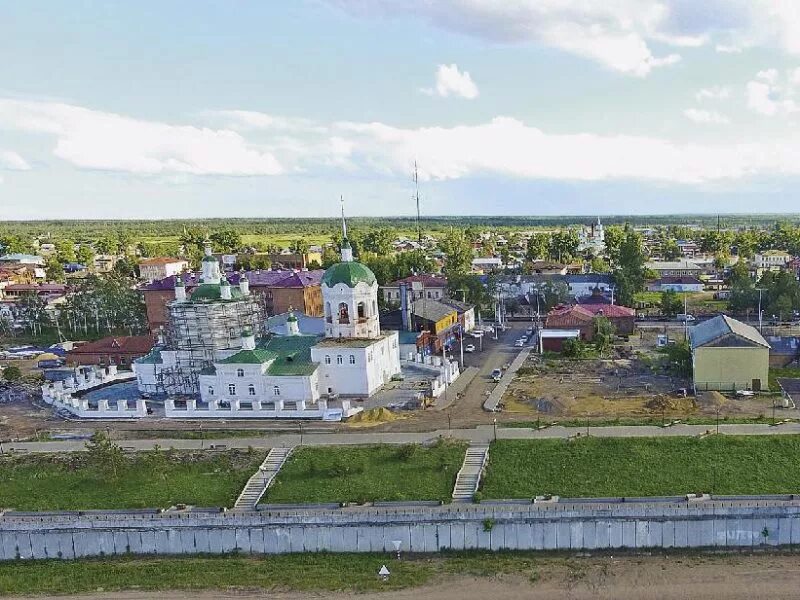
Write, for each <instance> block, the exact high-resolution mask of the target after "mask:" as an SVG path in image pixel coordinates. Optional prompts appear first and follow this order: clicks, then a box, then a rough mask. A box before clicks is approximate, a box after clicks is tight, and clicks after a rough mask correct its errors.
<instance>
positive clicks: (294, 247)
mask: <svg viewBox="0 0 800 600" xmlns="http://www.w3.org/2000/svg"><path fill="white" fill-rule="evenodd" d="M309 245H310V244H309V243H308V242H307V241H306V239H305V238H297V239H296V240H292V243H291V244H289V250H290V251H292V252H294V253H295V254H308V248H309Z"/></svg>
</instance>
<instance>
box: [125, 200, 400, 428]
mask: <svg viewBox="0 0 800 600" xmlns="http://www.w3.org/2000/svg"><path fill="white" fill-rule="evenodd" d="M342 228H343V233H344V238H343V242H342V250H341V253H342V255H341V259H342V260H341V262H339V263H336V264H334V265H332V266H331V267H330V268H329V269H328V270H327V271H325V274H324V276H323V278H322V297H323V303H324V307H325V335H324V337H322V338H320V337H317V336H312V335H303V334H302V332H301V331H300V330H299V327H298V321H297V319H296V318H295V317H294V316H293V315H290V317H289V319H288V320H287V322H286V335H282V336H269V337H265V338H262V339H259V340H257V339H256V335H255V332H256V327H257V325H256V324H254V323H253V319H252V314H254V313H253V306H252V303H250V302H248V300H249V299H250V292H249V289H248V288H247V285H246V284H245V285H244V286H243V287H241V288H237V289H236V290H235V291H234V292H232V290H231V286H230V285H228V282H227V281H226V280H225V278H224V277H223V276H222V275H221V274H220V272H219V265H218V263H217V261H216V259H214V258H213V256H211V250H210V247H208V248H207V250H206V258H204V260H203V280H202V284H201V285H200V286H198V288H197V289H196V290H195V291H194V292H193V293H192V294H191V295H190V296H187V294H186V293H185V291H183V290H178V289H177V288H176V299H175V301H174V302H172V303H170V305H169V311H170V320H171V321H172V320H173V319H176V320H180V321H181V323H180V327H175V326H174V324H173V323H170V327H171V331H173V332H175V331H176V330H178V329H180V330H186V332H187V334H186V336H185V337H188V338H189V341H190V342H189V348H188V349H186V348H184V349H181V348H177V347H173V348H170V347H164V346H161V347H156V348H155V349H154V350H153V352H151V354H149V355H148V356H145V357H143V358H141V359H139V360H138V361H136V363H135V365H134V370H135V371H136V373H137V380H138V382H139V388H140V390H141V391H142V392H146V391H148V390H152V389H154V387H157V386H158V385H159V382H161V385H162V387H164V383H163V382H164V380H165V376H167V377H166V378H168V379H171V380H178V381H186V382H188V383H187V384H186V385H185V386H184V387H183V388H181V387H178V388H177V389H173V390H167V392H168V397H167V399H166V401H165V411H166V416H167V417H175V418H198V417H210V418H233V417H250V418H271V417H272V418H321V419H337V418H342V417H348V416H350V415H352V414H355V413H356V412H358V411H360V410H361V408H356V407H354V406H353V405H352V403H351V400H352V399H354V398H366V397H369V396H371V395H373V394H374V393H375V392H377V391H378V390H379V389H380V388H381V387H382V386H383V385H384V384H386V383H387V382H389V381H390V380H391V379H392V377H394V376H396V375H398V374H400V350H399V344H398V332H396V331H388V332H387V331H381V328H380V319H379V315H378V282H377V280H376V279H375V274H374V273H373V272H372V271H371V270H370V269H369V268H368V267H367V266H365V265H363V264H361V263H359V262H357V261H354V260H353V251H352V248H351V246H350V243H349V242H348V241H347V225H346V223H345V221H344V215H342ZM177 281H178V284H177V285H178V286H179V287H182V282H181V281H180V278H178V280H177ZM241 311H243V312H244V313H245V314H244V318H243V315H242V314H240V312H241ZM216 317H219V318H221V319H223V320H224V327H222V328H221V327H220V326H219V324H218V323H212V322H210V319H212V318H216ZM220 331H222V332H223V334H222V335H220ZM204 336H206V337H210V338H212V339H209V340H205V339H204ZM220 338H224V339H220ZM171 339H172V340H178V341H177V342H173V344H178V343H180V340H181V339H182V338H180V336H177V335H175V334H174V333H173V335H172V336H171ZM167 346H169V343H168V344H167ZM198 349H199V350H198ZM182 354H183V355H186V356H188V357H191V359H192V361H193V362H192V363H191V364H189V359H188V358H186V357H184V362H185V363H186V366H185V368H183V369H181V370H179V372H180V373H181V374H182V376H181V377H176V376H175V375H174V372H175V367H174V363H175V362H176V360H179V359H180V357H181V356H182ZM170 373H172V375H170ZM190 384H191V385H193V386H194V390H195V392H196V393H194V394H190V393H187V392H188V389H186V387H187V386H189V385H190ZM170 392H172V393H170ZM198 396H199V399H198Z"/></svg>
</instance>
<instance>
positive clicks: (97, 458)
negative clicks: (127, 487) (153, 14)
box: [86, 431, 126, 479]
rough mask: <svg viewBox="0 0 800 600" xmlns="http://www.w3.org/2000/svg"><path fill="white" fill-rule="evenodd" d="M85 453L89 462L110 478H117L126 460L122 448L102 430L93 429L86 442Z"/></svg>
mask: <svg viewBox="0 0 800 600" xmlns="http://www.w3.org/2000/svg"><path fill="white" fill-rule="evenodd" d="M86 453H87V456H88V459H89V463H90V464H91V465H92V466H93V467H94V468H95V469H96V470H97V471H100V472H102V473H106V474H107V475H109V476H110V477H111V478H112V479H117V478H118V477H119V475H120V474H121V472H122V470H123V468H124V466H125V463H126V460H125V453H124V452H123V450H122V448H120V447H119V446H118V445H117V444H115V443H114V442H112V441H111V439H110V438H109V437H108V436H107V435H106V434H105V433H103V432H102V431H95V432H94V434H93V435H92V437H91V438H90V439H89V441H88V442H86Z"/></svg>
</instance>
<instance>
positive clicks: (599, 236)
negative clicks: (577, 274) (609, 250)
mask: <svg viewBox="0 0 800 600" xmlns="http://www.w3.org/2000/svg"><path fill="white" fill-rule="evenodd" d="M578 251H579V252H586V251H589V252H592V253H593V254H594V255H595V256H601V255H602V254H603V253H604V252H605V251H606V233H605V229H604V227H603V224H602V223H601V222H600V217H597V222H596V223H592V224H591V225H586V226H584V227H581V229H580V231H579V232H578Z"/></svg>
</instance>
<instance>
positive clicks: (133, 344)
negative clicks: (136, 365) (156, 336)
mask: <svg viewBox="0 0 800 600" xmlns="http://www.w3.org/2000/svg"><path fill="white" fill-rule="evenodd" d="M153 345H154V341H153V338H151V337H150V336H149V335H134V336H127V335H119V336H110V337H107V338H103V339H101V340H97V341H94V342H89V343H88V344H83V345H82V346H79V347H77V348H75V349H74V350H70V351H69V352H68V353H67V354H69V355H77V354H103V353H111V354H113V353H117V352H121V353H123V354H141V355H145V354H147V353H148V352H150V350H151V349H152V348H153Z"/></svg>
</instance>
